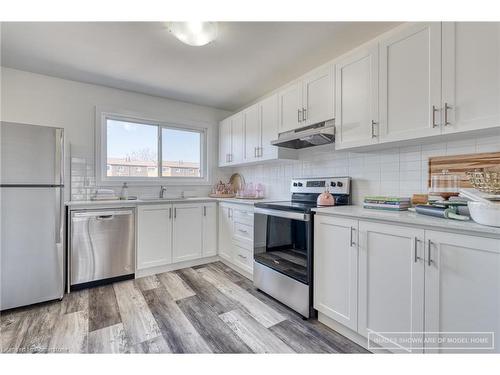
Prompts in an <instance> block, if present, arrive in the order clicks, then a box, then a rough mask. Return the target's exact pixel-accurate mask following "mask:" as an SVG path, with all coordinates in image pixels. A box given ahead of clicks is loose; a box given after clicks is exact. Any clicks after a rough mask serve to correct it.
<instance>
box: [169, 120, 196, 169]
mask: <svg viewBox="0 0 500 375" xmlns="http://www.w3.org/2000/svg"><path fill="white" fill-rule="evenodd" d="M161 135H162V136H161V141H162V147H161V152H162V156H161V159H162V166H166V167H168V168H164V169H162V176H163V177H165V176H189V177H201V170H200V166H201V155H200V152H201V148H200V145H201V134H200V133H199V132H195V131H190V130H180V129H169V128H162V129H161ZM172 168H174V169H172ZM186 168H191V169H193V170H194V173H192V174H186V173H184V170H185V169H186Z"/></svg>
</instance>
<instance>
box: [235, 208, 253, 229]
mask: <svg viewBox="0 0 500 375" xmlns="http://www.w3.org/2000/svg"><path fill="white" fill-rule="evenodd" d="M233 215H234V221H237V222H240V223H244V224H247V225H251V226H253V210H251V209H250V208H249V209H241V208H233Z"/></svg>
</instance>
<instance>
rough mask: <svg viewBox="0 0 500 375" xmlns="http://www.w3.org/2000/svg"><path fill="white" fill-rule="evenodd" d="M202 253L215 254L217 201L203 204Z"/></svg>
mask: <svg viewBox="0 0 500 375" xmlns="http://www.w3.org/2000/svg"><path fill="white" fill-rule="evenodd" d="M202 209H203V222H202V226H203V230H202V247H203V251H202V255H203V256H204V257H208V256H213V255H216V254H217V203H204V204H203V207H202Z"/></svg>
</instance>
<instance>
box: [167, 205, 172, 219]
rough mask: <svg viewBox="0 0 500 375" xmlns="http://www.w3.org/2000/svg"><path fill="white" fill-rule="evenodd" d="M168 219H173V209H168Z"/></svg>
mask: <svg viewBox="0 0 500 375" xmlns="http://www.w3.org/2000/svg"><path fill="white" fill-rule="evenodd" d="M168 218H169V219H171V218H172V208H169V209H168Z"/></svg>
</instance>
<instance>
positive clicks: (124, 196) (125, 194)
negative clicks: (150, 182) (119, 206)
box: [120, 182, 128, 200]
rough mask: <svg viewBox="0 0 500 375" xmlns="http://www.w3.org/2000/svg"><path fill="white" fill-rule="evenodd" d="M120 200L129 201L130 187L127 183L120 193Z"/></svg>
mask: <svg viewBox="0 0 500 375" xmlns="http://www.w3.org/2000/svg"><path fill="white" fill-rule="evenodd" d="M120 199H123V200H127V199H128V185H127V183H126V182H124V183H123V186H122V191H121V193H120Z"/></svg>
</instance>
